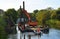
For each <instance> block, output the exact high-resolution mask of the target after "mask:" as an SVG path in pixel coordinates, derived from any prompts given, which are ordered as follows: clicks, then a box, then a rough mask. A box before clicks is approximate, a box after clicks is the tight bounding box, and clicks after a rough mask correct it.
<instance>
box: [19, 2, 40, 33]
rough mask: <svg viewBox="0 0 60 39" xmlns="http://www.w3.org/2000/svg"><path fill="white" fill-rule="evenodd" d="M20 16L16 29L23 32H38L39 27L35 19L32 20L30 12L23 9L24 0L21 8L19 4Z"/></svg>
mask: <svg viewBox="0 0 60 39" xmlns="http://www.w3.org/2000/svg"><path fill="white" fill-rule="evenodd" d="M20 11H21V12H20V16H19V22H18V29H19V30H20V31H21V32H22V33H24V32H34V33H35V34H40V27H38V26H37V25H38V23H37V20H36V19H34V18H33V19H34V20H32V18H31V16H30V14H29V13H28V12H27V11H26V10H25V2H24V1H23V8H21V6H20Z"/></svg>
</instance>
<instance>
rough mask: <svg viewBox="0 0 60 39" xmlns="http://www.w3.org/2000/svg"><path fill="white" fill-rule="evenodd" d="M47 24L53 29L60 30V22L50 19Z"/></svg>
mask: <svg viewBox="0 0 60 39" xmlns="http://www.w3.org/2000/svg"><path fill="white" fill-rule="evenodd" d="M46 24H48V25H49V26H50V27H51V28H55V29H60V21H59V20H54V19H50V20H47V21H46Z"/></svg>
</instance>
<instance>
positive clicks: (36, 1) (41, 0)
mask: <svg viewBox="0 0 60 39" xmlns="http://www.w3.org/2000/svg"><path fill="white" fill-rule="evenodd" d="M23 1H25V9H26V10H27V11H28V12H33V11H34V10H36V9H38V10H41V9H45V8H48V7H52V8H54V9H57V8H59V7H60V0H0V9H3V10H4V11H6V10H7V9H10V8H15V9H16V10H18V9H19V7H20V5H21V6H22V4H23Z"/></svg>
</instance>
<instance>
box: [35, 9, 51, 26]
mask: <svg viewBox="0 0 60 39" xmlns="http://www.w3.org/2000/svg"><path fill="white" fill-rule="evenodd" d="M36 18H37V20H38V23H39V24H41V25H42V24H45V21H46V20H48V19H49V18H50V13H49V11H47V10H40V11H39V12H38V13H37V14H36Z"/></svg>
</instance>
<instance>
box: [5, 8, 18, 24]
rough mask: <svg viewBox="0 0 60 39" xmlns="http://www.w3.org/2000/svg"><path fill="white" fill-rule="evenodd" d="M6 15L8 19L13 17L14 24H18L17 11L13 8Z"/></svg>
mask: <svg viewBox="0 0 60 39" xmlns="http://www.w3.org/2000/svg"><path fill="white" fill-rule="evenodd" d="M5 14H6V16H7V17H11V18H12V20H13V22H14V23H16V20H17V16H18V13H17V12H16V10H15V9H13V8H12V9H8V10H7V11H6V13H5Z"/></svg>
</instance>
